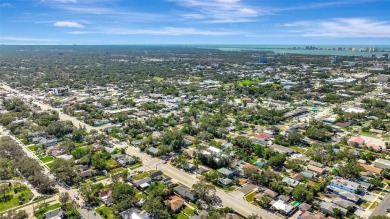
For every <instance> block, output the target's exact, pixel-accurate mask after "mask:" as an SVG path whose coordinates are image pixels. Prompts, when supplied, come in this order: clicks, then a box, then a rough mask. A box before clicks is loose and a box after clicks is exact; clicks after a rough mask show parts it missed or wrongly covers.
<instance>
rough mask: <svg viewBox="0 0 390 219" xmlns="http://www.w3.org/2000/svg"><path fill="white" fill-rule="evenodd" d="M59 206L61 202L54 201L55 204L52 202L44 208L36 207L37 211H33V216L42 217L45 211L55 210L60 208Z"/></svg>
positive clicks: (41, 218)
mask: <svg viewBox="0 0 390 219" xmlns="http://www.w3.org/2000/svg"><path fill="white" fill-rule="evenodd" d="M60 207H61V204H60V203H56V204H53V205H49V206H48V207H45V208H40V209H38V210H37V211H35V212H34V216H35V217H36V218H38V219H43V217H44V216H43V215H44V214H45V213H46V212H49V211H52V210H55V209H57V208H60Z"/></svg>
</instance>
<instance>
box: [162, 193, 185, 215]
mask: <svg viewBox="0 0 390 219" xmlns="http://www.w3.org/2000/svg"><path fill="white" fill-rule="evenodd" d="M184 203H185V201H184V199H182V198H180V197H179V196H176V195H175V196H172V197H171V198H170V199H169V200H166V201H165V204H166V205H168V206H169V207H170V208H171V210H172V211H173V212H178V211H179V210H180V209H181V208H182V207H183V205H184Z"/></svg>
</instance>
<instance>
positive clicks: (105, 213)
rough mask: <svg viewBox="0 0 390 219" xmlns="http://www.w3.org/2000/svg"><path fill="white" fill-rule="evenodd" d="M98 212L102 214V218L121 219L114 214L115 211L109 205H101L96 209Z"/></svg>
mask: <svg viewBox="0 0 390 219" xmlns="http://www.w3.org/2000/svg"><path fill="white" fill-rule="evenodd" d="M96 212H97V213H98V214H99V215H100V216H102V218H106V219H119V218H120V217H119V216H116V215H114V211H113V210H112V209H111V208H109V207H106V206H104V207H100V208H97V209H96Z"/></svg>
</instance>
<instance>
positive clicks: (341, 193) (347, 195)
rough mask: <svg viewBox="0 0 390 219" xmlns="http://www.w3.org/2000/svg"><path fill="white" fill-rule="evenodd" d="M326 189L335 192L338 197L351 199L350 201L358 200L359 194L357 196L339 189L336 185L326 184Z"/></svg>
mask: <svg viewBox="0 0 390 219" xmlns="http://www.w3.org/2000/svg"><path fill="white" fill-rule="evenodd" d="M327 188H328V189H330V190H332V191H333V193H335V194H337V195H338V196H339V197H340V198H343V199H346V200H349V201H352V202H355V203H356V202H358V201H360V196H358V195H357V194H355V193H351V192H347V191H345V190H342V189H339V188H337V187H332V186H328V187H327Z"/></svg>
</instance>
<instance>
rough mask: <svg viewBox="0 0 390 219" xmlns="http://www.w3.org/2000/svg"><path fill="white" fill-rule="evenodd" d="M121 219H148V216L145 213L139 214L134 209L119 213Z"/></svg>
mask: <svg viewBox="0 0 390 219" xmlns="http://www.w3.org/2000/svg"><path fill="white" fill-rule="evenodd" d="M119 215H120V216H121V218H122V219H150V217H149V215H148V214H147V213H145V212H142V213H141V212H140V211H139V210H138V209H136V208H130V209H128V210H126V211H123V212H121V213H119Z"/></svg>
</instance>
